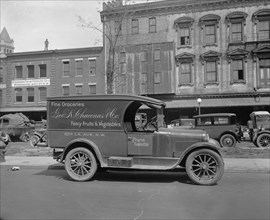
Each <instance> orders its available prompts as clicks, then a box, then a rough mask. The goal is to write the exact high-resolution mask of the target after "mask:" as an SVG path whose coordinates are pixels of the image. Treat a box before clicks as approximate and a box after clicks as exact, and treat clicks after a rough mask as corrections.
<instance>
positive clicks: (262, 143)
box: [256, 134, 270, 148]
mask: <svg viewBox="0 0 270 220" xmlns="http://www.w3.org/2000/svg"><path fill="white" fill-rule="evenodd" d="M256 145H257V147H260V148H265V147H270V134H260V135H259V136H258V137H257V139H256Z"/></svg>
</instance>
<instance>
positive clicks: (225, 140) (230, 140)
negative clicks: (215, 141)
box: [219, 134, 236, 148]
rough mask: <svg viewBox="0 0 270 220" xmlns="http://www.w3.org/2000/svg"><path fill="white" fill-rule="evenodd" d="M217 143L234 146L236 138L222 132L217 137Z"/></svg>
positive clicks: (223, 145)
mask: <svg viewBox="0 0 270 220" xmlns="http://www.w3.org/2000/svg"><path fill="white" fill-rule="evenodd" d="M219 143H220V145H221V147H230V148H231V147H235V146H236V139H235V137H234V136H233V135H231V134H223V135H222V136H221V138H220V139H219Z"/></svg>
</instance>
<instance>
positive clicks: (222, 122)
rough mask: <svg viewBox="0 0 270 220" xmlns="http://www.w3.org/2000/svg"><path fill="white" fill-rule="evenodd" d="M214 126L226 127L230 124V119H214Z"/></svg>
mask: <svg viewBox="0 0 270 220" xmlns="http://www.w3.org/2000/svg"><path fill="white" fill-rule="evenodd" d="M214 124H215V125H226V124H230V123H229V118H228V117H214Z"/></svg>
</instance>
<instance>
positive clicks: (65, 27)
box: [0, 0, 159, 52]
mask: <svg viewBox="0 0 270 220" xmlns="http://www.w3.org/2000/svg"><path fill="white" fill-rule="evenodd" d="M107 1H109V0H107ZM107 1H106V0H105V1H104V0H69V1H66V0H0V29H1V30H0V31H2V30H3V28H4V27H6V29H7V31H8V33H9V36H10V37H11V38H12V39H13V40H14V47H15V50H14V52H27V51H41V50H44V47H45V40H46V39H48V41H49V50H55V49H71V48H82V47H96V46H102V33H101V32H100V31H97V30H93V29H91V28H86V27H82V25H81V24H82V23H80V21H79V16H80V17H82V18H83V19H85V20H86V21H87V22H92V23H93V25H94V26H95V27H98V28H100V29H102V23H101V20H100V13H99V12H100V11H102V4H103V2H107ZM126 1H129V2H131V3H133V4H134V3H143V2H144V3H145V2H151V1H159V0H126Z"/></svg>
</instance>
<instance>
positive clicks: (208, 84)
mask: <svg viewBox="0 0 270 220" xmlns="http://www.w3.org/2000/svg"><path fill="white" fill-rule="evenodd" d="M218 85H219V82H206V83H204V86H218Z"/></svg>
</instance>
